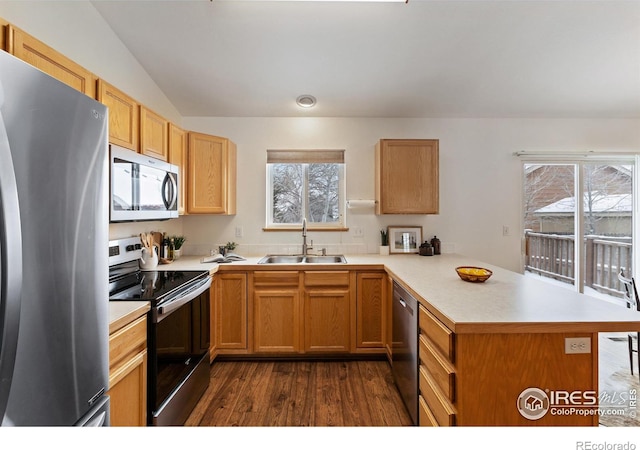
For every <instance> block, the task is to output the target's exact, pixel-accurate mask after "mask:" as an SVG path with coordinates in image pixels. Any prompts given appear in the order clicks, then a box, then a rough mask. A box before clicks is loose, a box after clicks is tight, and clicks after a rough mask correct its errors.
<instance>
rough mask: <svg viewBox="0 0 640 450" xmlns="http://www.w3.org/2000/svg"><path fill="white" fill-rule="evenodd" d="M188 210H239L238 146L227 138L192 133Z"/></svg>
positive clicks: (191, 211) (190, 141)
mask: <svg viewBox="0 0 640 450" xmlns="http://www.w3.org/2000/svg"><path fill="white" fill-rule="evenodd" d="M188 164H189V171H188V174H187V180H188V188H187V212H188V213H189V214H228V215H231V214H235V213H236V147H235V144H234V143H233V142H231V141H229V140H228V139H226V138H221V137H217V136H210V135H206V134H201V133H189V146H188Z"/></svg>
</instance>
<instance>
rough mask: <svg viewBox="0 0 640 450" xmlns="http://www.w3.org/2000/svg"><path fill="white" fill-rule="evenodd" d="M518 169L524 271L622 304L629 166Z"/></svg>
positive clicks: (628, 257)
mask: <svg viewBox="0 0 640 450" xmlns="http://www.w3.org/2000/svg"><path fill="white" fill-rule="evenodd" d="M523 167H524V212H523V213H524V218H523V219H524V220H523V222H524V228H525V230H524V237H525V239H524V242H525V245H524V270H525V273H526V274H528V275H536V276H539V277H541V278H543V279H545V280H547V281H549V282H555V283H559V284H563V285H565V286H568V287H571V286H573V289H576V290H578V291H580V292H586V293H589V294H592V295H596V296H602V297H603V298H606V299H608V300H612V301H621V297H622V286H620V283H619V281H618V273H619V272H620V270H622V271H623V272H624V273H625V274H627V275H631V274H633V258H634V256H633V231H634V225H633V224H634V220H633V216H634V214H633V213H634V201H633V197H634V196H633V190H634V181H633V178H634V162H633V161H630V160H619V161H616V160H611V161H588V160H587V161H576V162H559V163H545V162H530V163H528V162H527V163H524V166H523ZM576 198H579V199H582V201H580V202H576ZM617 299H619V300H617Z"/></svg>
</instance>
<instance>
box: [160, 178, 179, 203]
mask: <svg viewBox="0 0 640 450" xmlns="http://www.w3.org/2000/svg"><path fill="white" fill-rule="evenodd" d="M177 190H178V186H177V184H176V181H175V180H174V179H173V177H172V176H171V173H170V172H167V174H166V175H165V177H164V180H163V181H162V202H163V203H164V207H165V208H167V209H171V208H172V207H173V206H174V205H175V203H176V201H177V195H176V192H177Z"/></svg>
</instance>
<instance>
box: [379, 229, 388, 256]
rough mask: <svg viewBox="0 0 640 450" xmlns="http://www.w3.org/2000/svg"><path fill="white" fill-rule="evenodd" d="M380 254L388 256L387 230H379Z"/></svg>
mask: <svg viewBox="0 0 640 450" xmlns="http://www.w3.org/2000/svg"><path fill="white" fill-rule="evenodd" d="M380 254H381V255H388V254H389V235H388V232H387V230H380Z"/></svg>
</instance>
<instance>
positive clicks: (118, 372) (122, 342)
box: [107, 315, 147, 426]
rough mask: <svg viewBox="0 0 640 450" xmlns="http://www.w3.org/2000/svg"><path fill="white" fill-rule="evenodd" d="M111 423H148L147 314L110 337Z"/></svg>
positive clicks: (121, 424)
mask: <svg viewBox="0 0 640 450" xmlns="http://www.w3.org/2000/svg"><path fill="white" fill-rule="evenodd" d="M107 395H109V397H110V403H111V406H110V410H111V425H112V426H145V425H146V422H147V316H146V315H145V316H142V317H140V318H138V319H136V320H135V321H133V322H131V323H129V324H127V325H125V326H123V327H122V328H120V329H119V330H117V331H115V332H113V333H112V334H111V335H110V336H109V391H108V392H107Z"/></svg>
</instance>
